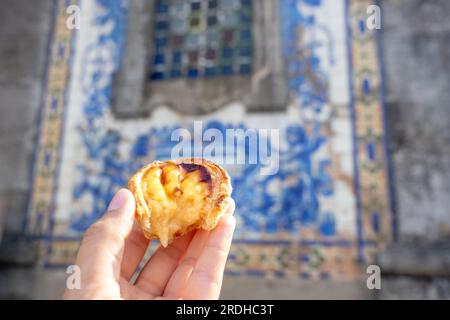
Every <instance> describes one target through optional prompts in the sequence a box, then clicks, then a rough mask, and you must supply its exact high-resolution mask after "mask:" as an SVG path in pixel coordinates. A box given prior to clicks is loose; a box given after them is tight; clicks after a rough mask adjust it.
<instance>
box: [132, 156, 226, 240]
mask: <svg viewBox="0 0 450 320" xmlns="http://www.w3.org/2000/svg"><path fill="white" fill-rule="evenodd" d="M128 189H129V190H130V191H131V192H132V193H133V195H134V197H135V200H136V218H137V221H138V222H139V225H140V226H141V228H142V230H143V232H144V235H145V236H146V237H147V238H149V239H159V240H160V242H161V245H162V246H164V247H166V246H167V245H168V244H169V243H170V242H171V241H172V240H173V239H174V238H175V237H177V236H182V235H184V234H186V233H188V232H189V231H191V230H194V229H203V230H212V229H213V228H214V227H215V226H216V225H217V223H218V221H219V219H220V217H221V216H222V214H224V213H225V212H227V210H228V205H229V200H230V199H229V198H230V196H231V191H232V188H231V182H230V177H229V176H228V174H227V172H226V171H225V170H224V169H223V168H222V167H221V166H219V165H217V164H215V163H214V162H212V161H210V160H207V159H200V158H184V159H177V160H168V161H164V162H161V161H154V162H152V163H150V164H148V165H146V166H144V167H142V168H141V169H139V171H138V172H136V173H135V174H134V175H133V176H132V177H131V179H130V180H129V182H128Z"/></svg>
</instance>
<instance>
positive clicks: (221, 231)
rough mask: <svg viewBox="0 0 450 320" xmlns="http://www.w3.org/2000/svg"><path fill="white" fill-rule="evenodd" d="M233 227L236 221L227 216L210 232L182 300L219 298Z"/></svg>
mask: <svg viewBox="0 0 450 320" xmlns="http://www.w3.org/2000/svg"><path fill="white" fill-rule="evenodd" d="M235 226H236V219H235V218H234V217H233V216H232V215H228V214H227V215H224V216H223V217H222V218H221V219H220V222H219V223H218V225H217V226H216V228H215V229H214V230H212V231H211V232H210V235H209V237H208V240H207V241H206V243H205V246H204V248H203V250H202V252H201V254H200V256H199V258H198V260H197V262H196V263H195V266H194V268H193V270H192V273H191V275H190V277H189V280H188V282H187V285H186V289H185V290H184V292H183V298H184V299H218V298H219V294H220V289H221V287H222V278H223V272H224V269H225V263H226V261H227V257H228V252H229V251H230V246H231V240H232V237H233V232H234V228H235Z"/></svg>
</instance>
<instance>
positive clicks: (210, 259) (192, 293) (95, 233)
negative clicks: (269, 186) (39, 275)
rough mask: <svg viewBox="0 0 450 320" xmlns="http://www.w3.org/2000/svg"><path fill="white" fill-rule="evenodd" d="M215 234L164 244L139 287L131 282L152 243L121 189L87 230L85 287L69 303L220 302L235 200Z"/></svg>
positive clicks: (69, 293)
mask: <svg viewBox="0 0 450 320" xmlns="http://www.w3.org/2000/svg"><path fill="white" fill-rule="evenodd" d="M229 208H230V209H229V212H228V213H229V214H225V215H223V216H222V218H221V220H220V221H219V223H218V224H217V226H216V228H214V229H213V230H212V231H204V230H194V231H192V232H190V233H188V234H186V235H184V236H182V237H179V238H177V239H175V240H174V241H173V242H172V243H171V244H170V245H169V246H167V247H166V248H163V247H162V246H160V247H159V248H158V249H157V250H156V252H155V253H154V254H153V256H152V257H151V258H150V260H149V261H148V263H147V264H146V265H145V267H144V268H143V269H142V271H141V273H140V276H139V278H138V279H137V281H136V283H135V284H134V285H133V284H130V283H129V281H130V278H131V276H132V275H133V273H134V272H135V270H136V268H137V266H138V265H139V263H140V261H141V259H142V257H143V255H144V253H145V251H146V249H147V246H148V244H149V240H148V239H146V238H145V237H144V235H143V233H142V231H141V230H140V228H139V226H138V225H137V223H135V218H134V212H135V202H134V196H133V194H132V193H131V192H130V191H129V190H127V189H121V190H119V191H118V192H117V193H116V195H115V196H114V198H113V199H112V201H111V203H110V204H109V207H108V210H107V212H106V213H105V214H104V215H103V217H102V218H100V219H99V220H98V221H97V222H95V223H94V224H92V225H91V226H90V227H89V229H88V230H87V231H86V233H85V235H84V237H83V240H82V242H81V246H80V249H79V251H78V256H77V259H76V264H77V265H78V266H79V267H80V270H81V288H80V289H66V291H65V293H64V299H218V298H219V294H220V289H221V286H222V278H223V272H224V268H225V263H226V260H227V256H228V252H229V250H230V245H231V239H232V236H233V231H234V227H235V225H236V220H235V218H234V217H233V215H232V213H233V212H234V202H233V201H232V200H231V201H230V206H229Z"/></svg>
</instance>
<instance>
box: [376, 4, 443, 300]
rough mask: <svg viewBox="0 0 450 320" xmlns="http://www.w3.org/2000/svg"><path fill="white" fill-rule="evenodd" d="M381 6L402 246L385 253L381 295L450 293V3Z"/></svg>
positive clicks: (391, 140)
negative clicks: (449, 239) (423, 267)
mask: <svg viewBox="0 0 450 320" xmlns="http://www.w3.org/2000/svg"><path fill="white" fill-rule="evenodd" d="M381 4H382V13H383V30H382V32H383V33H382V37H383V58H384V63H385V66H384V69H385V91H386V102H387V111H388V127H389V135H390V139H389V142H390V147H391V156H392V164H393V173H394V179H393V183H394V191H395V195H396V209H397V210H396V211H397V219H398V240H399V244H397V245H394V246H392V247H391V248H390V249H388V250H387V251H386V252H385V253H383V254H382V255H381V257H380V263H381V267H382V272H383V271H384V274H385V275H386V277H384V278H383V279H384V280H385V281H384V284H385V286H384V289H383V290H382V292H381V295H380V298H449V297H450V296H449V291H450V286H449V280H448V278H447V280H445V279H442V277H448V276H449V270H450V268H449V267H450V266H449V264H448V261H449V258H450V246H449V245H448V244H449V242H448V241H447V242H446V241H445V239H448V237H449V236H450V200H449V195H450V131H449V129H448V128H449V127H450V90H449V89H450V20H449V18H448V17H449V16H450V2H449V1H446V0H428V1H427V0H383V1H382V2H381ZM399 253H404V254H403V255H402V257H403V258H402V259H400V260H399V259H398V254H399ZM424 253H427V255H426V258H425V257H424ZM424 259H426V260H427V261H428V262H429V266H428V267H425V269H421V266H422V265H423V262H424ZM446 261H447V262H446Z"/></svg>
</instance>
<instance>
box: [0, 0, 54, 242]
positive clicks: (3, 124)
mask: <svg viewBox="0 0 450 320" xmlns="http://www.w3.org/2000/svg"><path fill="white" fill-rule="evenodd" d="M52 8H53V1H52V0H43V1H27V0H4V1H1V2H0V21H2V27H1V28H0V115H1V116H0V150H1V152H0V177H1V179H0V202H1V203H2V205H1V206H0V215H1V218H0V221H3V222H1V223H0V229H2V228H3V226H7V228H8V229H9V228H11V230H5V232H3V234H5V233H6V232H9V231H11V232H13V233H14V232H18V231H19V230H20V226H21V221H22V219H23V213H24V212H25V209H24V208H25V207H26V203H27V201H28V198H27V197H26V196H25V197H24V196H23V195H24V194H27V193H28V192H29V187H30V185H29V183H30V173H31V170H30V168H31V163H32V153H33V150H34V137H35V134H36V129H37V111H38V108H39V104H40V101H41V94H42V85H43V79H44V71H45V67H46V63H45V61H46V59H47V43H48V35H49V31H50V27H51V14H52Z"/></svg>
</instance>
